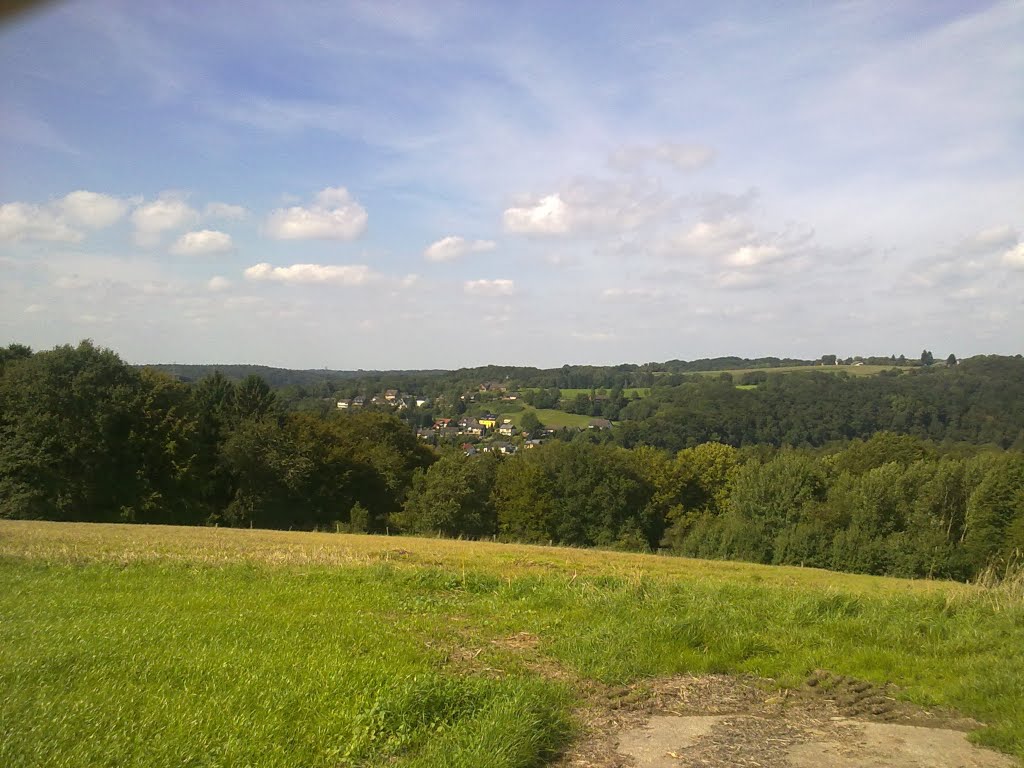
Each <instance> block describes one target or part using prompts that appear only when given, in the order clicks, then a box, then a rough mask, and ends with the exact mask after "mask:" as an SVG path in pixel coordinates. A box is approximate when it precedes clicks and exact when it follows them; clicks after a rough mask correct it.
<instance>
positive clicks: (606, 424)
mask: <svg viewBox="0 0 1024 768" xmlns="http://www.w3.org/2000/svg"><path fill="white" fill-rule="evenodd" d="M587 426H588V427H589V428H590V429H611V428H612V423H611V422H610V421H608V419H591V420H590V422H589V423H588V424H587Z"/></svg>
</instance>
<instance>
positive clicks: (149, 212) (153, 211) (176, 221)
mask: <svg viewBox="0 0 1024 768" xmlns="http://www.w3.org/2000/svg"><path fill="white" fill-rule="evenodd" d="M198 218H199V214H198V213H197V212H196V211H195V209H193V208H192V207H191V206H189V204H188V203H186V202H185V201H184V200H183V199H182V198H181V197H179V196H177V195H174V194H163V195H161V196H160V197H159V198H157V199H156V200H154V201H153V202H152V203H147V204H145V205H140V206H139V207H138V208H136V209H135V210H134V211H133V212H132V223H133V224H134V225H135V241H136V242H137V243H138V244H139V245H145V246H153V245H156V244H158V243H159V242H160V239H161V238H162V237H163V234H164V232H167V231H169V230H174V229H180V228H182V227H186V226H188V225H189V224H191V223H192V222H194V221H196V219H198Z"/></svg>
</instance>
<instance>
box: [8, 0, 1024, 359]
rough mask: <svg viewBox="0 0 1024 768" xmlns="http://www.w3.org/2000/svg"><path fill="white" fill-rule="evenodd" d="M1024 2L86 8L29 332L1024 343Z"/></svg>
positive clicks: (573, 351)
mask: <svg viewBox="0 0 1024 768" xmlns="http://www.w3.org/2000/svg"><path fill="white" fill-rule="evenodd" d="M1022 40H1024V4H1021V3H1019V2H1005V3H985V2H970V3H967V2H937V1H935V0H929V1H926V2H901V3H891V2H867V1H865V2H835V3H804V2H800V3H772V4H765V3H760V2H757V3H754V2H751V3H728V2H725V3H696V2H638V3H629V4H625V3H611V2H607V3H586V4H582V3H556V2H544V3H541V2H523V3H506V2H502V3H482V2H480V3H477V2H473V3H470V2H465V3H456V2H424V3H405V2H401V3H385V2H366V3H354V2H348V3H345V2H339V3H302V2H297V3H278V2H265V3H264V2H248V3H245V4H241V3H234V2H231V3H229V2H210V3H165V2H157V1H154V2H146V3H132V2H105V1H99V0H96V1H89V2H85V1H82V2H74V1H72V2H55V3H50V4H44V5H43V6H42V7H41V8H40V9H39V10H36V11H34V12H31V13H29V14H26V15H23V16H21V17H18V18H17V19H16V20H14V21H13V22H11V21H9V22H7V23H6V24H5V26H3V27H2V28H0V70H2V71H3V72H4V73H5V77H4V78H3V83H2V84H0V114H2V115H3V118H2V119H0V169H2V170H0V343H9V342H11V341H18V342H22V343H28V344H31V345H32V346H34V347H36V348H47V347H50V346H53V345H54V344H59V343H66V342H75V341H77V340H79V339H81V338H92V339H94V340H95V341H96V342H97V343H100V344H102V345H105V346H110V347H112V348H114V349H115V350H117V351H118V352H120V353H121V355H122V356H123V357H124V358H125V359H126V360H129V361H131V362H195V363H200V362H224V363H229V362H231V363H243V362H251V363H263V364H269V365H281V366H287V367H304V368H317V367H323V366H327V367H331V368H422V367H442V368H454V367H459V366H465V365H478V364H486V363H508V364H532V365H540V366H556V365H561V364H562V363H566V362H569V363H616V362H645V361H649V360H665V359H672V358H683V359H694V358H698V357H705V356H717V355H729V354H736V355H746V356H762V355H779V356H800V357H817V356H819V355H821V354H825V353H837V354H840V355H841V356H846V355H853V354H886V355H887V354H900V353H904V354H907V355H912V356H916V355H917V354H918V353H919V352H920V351H921V349H922V348H925V347H927V348H928V349H931V350H933V351H934V352H935V353H936V354H937V355H941V356H945V355H946V354H948V353H949V352H954V353H956V354H957V355H959V356H965V355H969V354H978V353H1004V354H1006V353H1010V354H1015V353H1018V352H1021V351H1022V349H1021V346H1022V344H1021V342H1022V340H1024V243H1022V238H1024V44H1022V43H1021V41H1022Z"/></svg>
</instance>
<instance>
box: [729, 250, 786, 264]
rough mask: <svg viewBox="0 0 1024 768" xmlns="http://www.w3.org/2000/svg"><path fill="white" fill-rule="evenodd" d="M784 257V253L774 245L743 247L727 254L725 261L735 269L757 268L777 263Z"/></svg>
mask: <svg viewBox="0 0 1024 768" xmlns="http://www.w3.org/2000/svg"><path fill="white" fill-rule="evenodd" d="M784 256H785V252H784V251H783V250H782V249H781V248H777V247H776V246H774V245H744V246H743V247H742V248H738V249H737V250H735V251H733V252H732V253H731V254H729V256H728V257H727V258H726V261H727V262H728V263H729V264H732V265H733V266H735V267H757V266H760V265H761V264H770V263H771V262H773V261H778V260H779V259H781V258H783V257H784Z"/></svg>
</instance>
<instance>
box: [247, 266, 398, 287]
mask: <svg viewBox="0 0 1024 768" xmlns="http://www.w3.org/2000/svg"><path fill="white" fill-rule="evenodd" d="M245 277H246V279H248V280H272V281H276V282H281V283H337V284H339V285H363V284H364V283H367V282H369V281H370V280H373V279H374V278H376V277H378V275H377V273H376V272H374V271H373V270H372V269H370V268H369V267H368V266H366V265H365V264H347V265H333V264H292V265H291V266H290V267H274V266H271V265H270V264H267V263H265V262H264V263H262V264H255V265H253V266H251V267H249V268H248V269H246V270H245Z"/></svg>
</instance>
